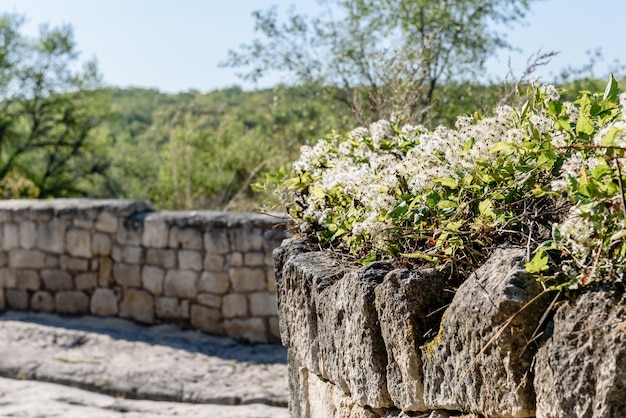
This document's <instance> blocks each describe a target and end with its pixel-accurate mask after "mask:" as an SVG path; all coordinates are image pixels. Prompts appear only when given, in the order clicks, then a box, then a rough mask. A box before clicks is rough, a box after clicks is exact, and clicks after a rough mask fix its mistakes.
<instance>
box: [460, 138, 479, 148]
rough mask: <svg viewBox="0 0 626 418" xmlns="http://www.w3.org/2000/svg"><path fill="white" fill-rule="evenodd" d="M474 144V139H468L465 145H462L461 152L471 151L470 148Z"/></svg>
mask: <svg viewBox="0 0 626 418" xmlns="http://www.w3.org/2000/svg"><path fill="white" fill-rule="evenodd" d="M475 143H476V139H475V138H470V139H469V140H468V141H467V142H466V143H465V145H463V151H469V150H471V149H472V147H473V146H474V144H475Z"/></svg>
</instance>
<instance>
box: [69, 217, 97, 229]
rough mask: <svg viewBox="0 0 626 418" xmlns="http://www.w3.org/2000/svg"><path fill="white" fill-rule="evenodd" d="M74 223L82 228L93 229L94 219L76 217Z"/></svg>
mask: <svg viewBox="0 0 626 418" xmlns="http://www.w3.org/2000/svg"><path fill="white" fill-rule="evenodd" d="M73 225H74V226H75V227H77V228H80V229H88V230H91V229H93V220H92V219H89V218H74V222H73Z"/></svg>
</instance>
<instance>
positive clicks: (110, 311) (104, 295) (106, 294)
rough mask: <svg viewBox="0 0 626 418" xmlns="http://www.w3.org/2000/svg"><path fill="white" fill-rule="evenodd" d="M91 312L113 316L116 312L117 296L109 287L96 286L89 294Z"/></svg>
mask: <svg viewBox="0 0 626 418" xmlns="http://www.w3.org/2000/svg"><path fill="white" fill-rule="evenodd" d="M90 310H91V313H92V314H94V315H100V316H114V315H117V313H118V305H117V297H116V296H115V293H114V292H113V290H111V289H102V288H98V289H96V290H95V292H93V295H92V296H91V304H90Z"/></svg>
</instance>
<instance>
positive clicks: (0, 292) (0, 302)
mask: <svg viewBox="0 0 626 418" xmlns="http://www.w3.org/2000/svg"><path fill="white" fill-rule="evenodd" d="M5 309H6V301H5V298H4V288H3V287H2V286H0V312H2V311H4V310H5Z"/></svg>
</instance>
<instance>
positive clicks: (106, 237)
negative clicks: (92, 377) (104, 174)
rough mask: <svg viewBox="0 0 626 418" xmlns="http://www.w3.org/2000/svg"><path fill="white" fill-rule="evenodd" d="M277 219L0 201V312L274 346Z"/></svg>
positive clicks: (89, 203)
mask: <svg viewBox="0 0 626 418" xmlns="http://www.w3.org/2000/svg"><path fill="white" fill-rule="evenodd" d="M284 238H285V221H284V219H282V218H281V217H279V216H272V215H260V214H253V213H230V212H209V211H194V212H165V211H153V210H152V208H151V205H150V203H149V202H145V201H121V200H90V199H57V200H4V201H0V311H1V310H4V309H15V310H33V311H42V312H56V313H60V314H93V315H101V316H120V317H123V318H129V319H132V320H134V321H137V322H140V323H144V324H157V323H162V322H173V323H176V324H178V325H180V326H182V327H192V328H195V329H199V330H202V331H204V332H207V333H213V334H221V335H227V336H229V337H232V338H237V339H244V340H249V341H252V342H274V341H277V340H278V338H279V331H278V318H277V311H276V283H275V278H274V264H273V258H272V251H273V250H274V249H275V248H276V247H278V246H279V245H280V242H281V241H282V240H283V239H284Z"/></svg>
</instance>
